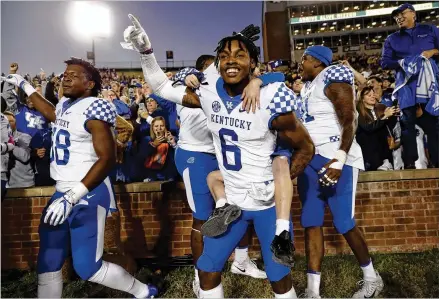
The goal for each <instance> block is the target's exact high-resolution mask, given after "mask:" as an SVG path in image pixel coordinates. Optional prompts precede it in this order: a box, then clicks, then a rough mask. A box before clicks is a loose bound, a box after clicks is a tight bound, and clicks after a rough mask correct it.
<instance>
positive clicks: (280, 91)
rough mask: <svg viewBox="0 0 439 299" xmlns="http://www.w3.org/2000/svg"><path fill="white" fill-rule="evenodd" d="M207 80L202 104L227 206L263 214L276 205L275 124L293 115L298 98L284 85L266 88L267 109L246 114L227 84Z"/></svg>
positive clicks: (264, 106) (264, 103)
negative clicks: (281, 115)
mask: <svg viewBox="0 0 439 299" xmlns="http://www.w3.org/2000/svg"><path fill="white" fill-rule="evenodd" d="M213 77H214V76H209V77H208V78H207V82H208V85H201V87H200V100H201V105H202V108H203V111H204V113H205V114H206V116H207V123H208V127H209V130H210V131H211V132H212V135H213V142H214V146H215V152H216V157H217V159H218V164H219V168H220V170H221V174H222V176H223V178H224V185H225V191H226V197H227V200H228V201H229V202H230V203H232V204H235V205H238V206H239V207H240V208H241V209H243V210H263V209H267V208H270V207H272V206H273V205H274V183H273V171H272V158H271V154H272V153H273V151H274V149H275V146H276V132H275V131H272V130H271V129H270V125H271V121H272V120H273V119H274V118H275V116H276V115H277V114H279V113H286V112H290V111H292V107H293V105H292V94H293V92H292V91H291V90H290V89H288V88H287V87H286V86H285V84H284V83H274V84H270V85H268V86H265V87H263V88H261V96H260V101H261V109H260V110H257V111H256V113H247V112H246V111H245V110H242V109H241V95H238V96H236V97H230V96H229V95H228V94H227V93H226V91H225V90H224V81H223V79H222V78H220V77H219V78H218V79H216V81H215V80H213Z"/></svg>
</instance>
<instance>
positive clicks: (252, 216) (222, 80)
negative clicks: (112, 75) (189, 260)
mask: <svg viewBox="0 0 439 299" xmlns="http://www.w3.org/2000/svg"><path fill="white" fill-rule="evenodd" d="M129 17H130V19H131V21H132V22H133V25H134V26H129V27H128V28H127V29H126V30H125V32H124V38H125V41H126V42H128V43H131V44H132V46H133V48H135V49H136V50H137V51H138V52H140V53H141V64H142V69H143V73H144V75H145V79H146V81H147V82H148V84H149V85H150V86H151V88H152V89H153V91H154V93H156V94H158V95H159V96H161V97H163V98H165V99H168V100H171V101H173V102H175V103H178V104H180V105H183V106H186V107H191V108H202V109H203V111H204V113H205V114H206V116H207V120H208V121H207V123H208V128H209V129H210V131H211V132H212V135H213V140H214V147H215V153H216V156H217V159H218V164H219V168H220V170H221V173H222V175H223V178H224V183H225V188H226V189H225V190H226V195H227V200H228V201H229V202H230V203H232V204H235V205H237V206H239V207H240V208H241V209H242V215H241V217H240V218H239V219H238V220H237V221H236V222H234V223H232V224H231V225H230V226H229V230H228V231H227V232H226V233H225V234H223V235H221V236H220V237H218V238H210V237H206V238H205V240H204V241H205V243H204V250H203V254H202V255H201V257H200V258H199V259H198V262H197V267H198V269H199V278H200V287H201V290H200V297H201V298H221V297H223V296H224V292H223V288H222V284H221V271H222V268H223V266H224V264H225V262H226V261H227V258H228V257H229V256H230V253H231V252H232V251H233V249H234V248H235V247H236V245H237V244H238V242H239V240H240V239H241V238H242V236H243V234H244V233H245V231H246V229H247V226H248V223H249V222H253V223H254V227H255V231H256V234H257V236H258V238H259V241H260V244H261V250H262V256H263V259H264V264H265V270H266V272H267V276H268V279H269V280H270V282H271V285H272V288H273V291H274V293H275V297H276V298H295V297H296V294H295V290H294V287H293V285H292V280H291V275H290V268H289V267H286V266H283V265H280V264H278V263H275V262H274V261H273V260H272V258H271V252H270V244H271V241H272V240H273V238H274V235H275V229H276V211H275V207H274V200H273V195H274V188H273V172H272V166H271V165H272V160H271V154H272V153H273V151H274V149H275V145H276V133H275V132H276V131H277V133H278V134H279V135H280V137H281V138H282V139H283V140H285V141H286V142H288V143H289V145H291V147H293V148H295V149H296V151H295V153H294V155H293V157H292V161H291V163H292V176H293V177H296V176H298V175H299V174H300V173H301V172H302V171H303V169H304V168H305V167H306V165H307V164H308V162H309V161H310V160H311V158H312V156H313V154H314V146H313V144H312V141H311V139H310V137H309V135H308V133H307V131H306V130H305V129H304V127H303V126H302V124H301V123H300V122H299V121H298V120H297V119H296V117H295V116H294V114H293V113H292V112H291V110H292V109H291V105H290V104H289V103H288V104H287V103H285V102H286V100H287V99H288V98H289V97H288V95H289V93H292V91H291V90H289V89H288V88H287V87H286V86H285V84H284V83H276V84H270V85H268V86H265V87H263V88H262V89H261V94H260V99H261V107H262V109H261V110H258V111H256V113H255V114H252V113H250V114H247V113H245V110H241V109H240V106H241V105H240V104H241V93H242V91H243V90H244V88H245V87H246V85H247V84H248V83H249V81H250V74H251V69H252V68H254V67H255V66H256V63H257V61H258V51H257V48H256V46H255V45H254V43H253V42H252V41H251V40H249V39H248V38H246V37H244V36H243V35H240V34H238V35H234V36H229V37H226V38H224V39H222V40H221V41H220V43H219V47H218V48H217V57H216V60H215V64H216V66H217V67H219V71H220V74H221V76H220V77H219V76H216V77H215V76H210V77H209V78H208V82H207V83H208V84H207V85H203V86H202V87H200V90H199V93H200V95H199V96H198V95H197V94H195V93H194V92H192V91H191V90H190V89H186V88H185V87H183V86H178V87H175V88H174V87H172V82H170V81H169V80H168V78H167V77H166V75H165V74H164V73H163V71H162V70H161V68H160V67H159V65H158V64H157V61H156V59H155V56H154V54H153V50H152V47H151V43H150V41H149V38H148V36H147V35H146V33H145V31H144V29H143V28H142V26H141V25H140V23H139V22H138V20H137V19H136V18H134V17H133V16H132V15H129ZM252 186H255V188H257V189H258V194H253V192H252ZM261 195H263V196H261Z"/></svg>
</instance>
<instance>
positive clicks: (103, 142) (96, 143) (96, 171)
mask: <svg viewBox="0 0 439 299" xmlns="http://www.w3.org/2000/svg"><path fill="white" fill-rule="evenodd" d="M86 127H87V129H88V131H89V132H90V133H91V136H92V140H93V148H94V150H95V152H96V155H97V156H98V160H97V161H96V162H95V163H94V164H93V166H92V167H91V168H90V170H89V171H88V173H87V174H86V176H85V177H84V178H83V179H82V181H81V182H82V183H83V184H84V185H85V187H87V189H88V190H92V189H94V188H95V187H97V186H98V185H99V184H101V183H102V181H103V180H104V179H105V178H106V177H107V176H108V173H109V172H110V171H111V169H113V167H114V165H115V163H116V145H115V142H114V138H113V134H112V133H111V129H110V125H109V124H108V123H106V122H104V121H101V120H89V121H88V122H87V124H86Z"/></svg>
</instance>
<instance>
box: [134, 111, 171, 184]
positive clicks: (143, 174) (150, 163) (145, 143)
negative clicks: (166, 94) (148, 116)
mask: <svg viewBox="0 0 439 299" xmlns="http://www.w3.org/2000/svg"><path fill="white" fill-rule="evenodd" d="M165 124H166V122H165V119H164V118H163V117H161V116H159V117H155V118H154V119H153V121H152V122H151V128H150V136H147V137H144V138H143V139H142V141H141V142H140V144H139V146H138V151H137V154H136V155H135V159H134V160H133V163H134V165H132V167H133V171H132V173H133V176H134V179H135V180H137V181H145V182H149V181H157V180H170V179H171V180H173V179H174V178H175V177H176V176H177V174H178V173H177V169H176V167H175V162H174V153H175V148H176V147H177V142H176V140H175V137H174V136H173V135H172V134H171V132H170V131H168V130H167V129H166V125H165Z"/></svg>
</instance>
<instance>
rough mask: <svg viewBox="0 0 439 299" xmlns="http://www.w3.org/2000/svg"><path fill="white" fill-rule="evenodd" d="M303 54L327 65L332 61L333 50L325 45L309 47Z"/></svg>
mask: <svg viewBox="0 0 439 299" xmlns="http://www.w3.org/2000/svg"><path fill="white" fill-rule="evenodd" d="M303 54H304V55H310V56H312V57H314V58H316V59H318V60H320V61H321V62H322V63H323V64H325V65H326V66H329V65H330V64H331V62H332V50H331V49H329V48H328V47H325V46H311V47H308V48H306V50H305V52H304V53H303Z"/></svg>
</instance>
